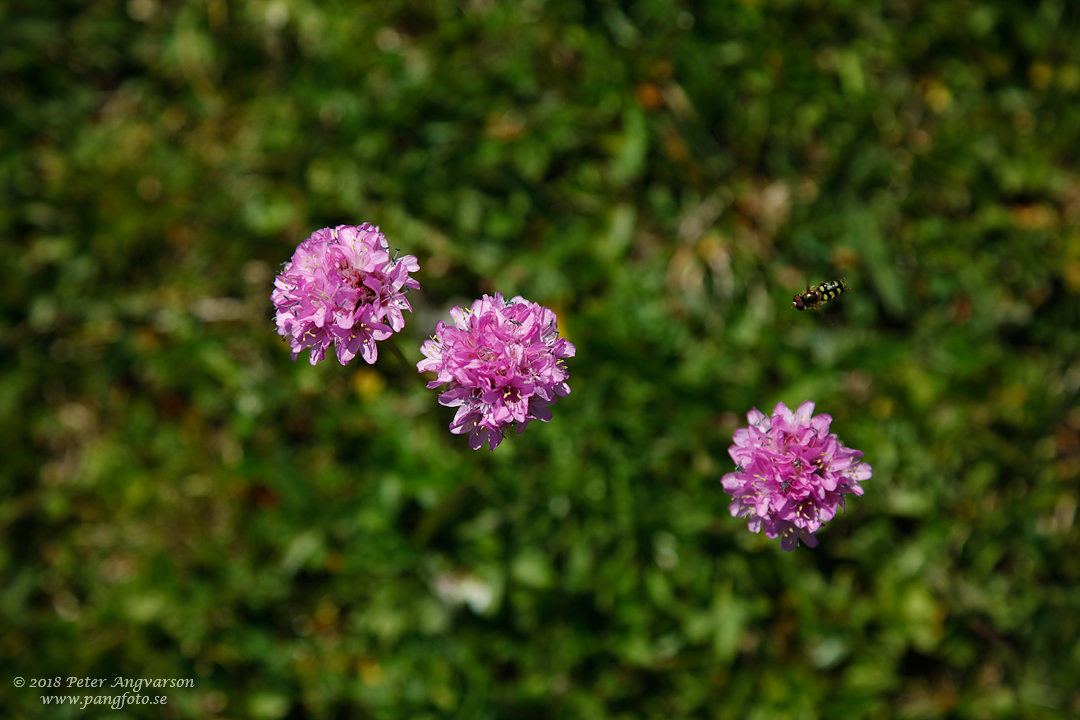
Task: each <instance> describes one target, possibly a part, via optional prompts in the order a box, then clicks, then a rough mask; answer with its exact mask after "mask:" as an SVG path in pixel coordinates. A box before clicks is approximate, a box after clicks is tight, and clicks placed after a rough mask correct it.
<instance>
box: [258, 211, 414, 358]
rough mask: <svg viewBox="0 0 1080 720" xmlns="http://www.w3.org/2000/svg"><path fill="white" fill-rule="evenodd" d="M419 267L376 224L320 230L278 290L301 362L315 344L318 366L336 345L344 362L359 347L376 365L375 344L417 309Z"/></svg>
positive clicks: (281, 315) (275, 297) (280, 315)
mask: <svg viewBox="0 0 1080 720" xmlns="http://www.w3.org/2000/svg"><path fill="white" fill-rule="evenodd" d="M419 269H420V266H419V265H418V264H417V262H416V258H415V257H413V256H412V255H405V256H403V257H400V258H396V257H395V258H391V257H390V252H389V248H388V247H387V244H386V237H385V236H384V235H383V234H382V233H381V232H379V228H377V227H375V226H374V225H372V224H371V223H364V224H363V225H361V226H359V227H353V226H352V225H339V226H337V227H336V228H323V229H322V230H316V231H315V232H313V233H312V234H311V237H309V238H308V239H307V240H305V241H303V242H302V243H300V245H299V246H297V248H296V252H295V253H293V256H292V260H290V261H289V262H287V263H285V269H284V271H282V273H281V274H280V275H278V276H277V278H275V280H274V292H273V293H271V295H270V299H271V300H272V301H273V302H274V306H275V307H276V308H277V317H276V320H277V326H278V332H280V333H281V335H282V337H284V338H285V339H287V340H288V341H289V344H290V345H291V346H292V358H293V361H295V360H296V356H297V355H299V354H300V352H301V351H303V350H307V349H310V350H311V356H310V359H311V364H312V365H314V364H315V363H317V362H319V361H320V360H322V359H323V358H324V357H325V356H326V349H327V348H329V347H330V345H331V344H333V345H334V348H335V350H336V351H337V357H338V361H339V362H341V364H342V365H348V364H349V361H351V360H352V359H353V358H354V357H356V355H357V353H360V354H362V356H363V358H364V360H365V361H366V362H367V363H368V364H371V363H374V362H375V358H376V357H378V354H379V353H378V349H377V348H376V347H375V342H376V341H378V340H385V339H386V338H388V337H390V336H391V335H393V334H394V333H395V332H398V331H399V330H401V329H402V328H403V327H405V316H404V315H402V313H401V311H402V310H408V311H409V312H412V306H411V305H409V301H408V299H406V297H405V293H406V292H408V288H418V287H420V284H419V283H418V282H417V281H416V280H414V279H413V278H411V277H409V273H410V272H416V271H417V270H419Z"/></svg>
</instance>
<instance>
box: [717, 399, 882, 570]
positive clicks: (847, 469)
mask: <svg viewBox="0 0 1080 720" xmlns="http://www.w3.org/2000/svg"><path fill="white" fill-rule="evenodd" d="M813 412H814V403H812V402H810V401H809V400H807V401H806V402H804V403H803V404H802V405H800V406H799V409H798V410H796V411H795V412H794V413H792V412H791V410H789V409H788V408H787V406H786V405H784V403H778V404H777V406H776V409H774V410H773V415H772V417H771V418H770V417H768V416H767V415H765V414H764V413H762V412H761V411H760V410H758V409H757V408H754V409H753V410H751V411H750V412H749V413H748V414H747V416H746V417H747V420H749V422H750V427H748V428H745V429H740V430H736V431H735V437H734V441H735V444H734V445H732V446H731V447H730V448H729V449H728V453H729V454H730V455H731V458H732V459H733V460H734V461H735V465H736V467H735V472H733V473H728V474H727V475H725V476H724V477H723V480H722V482H723V484H724V492H726V493H728V494H729V495H731V496H732V497H734V498H735V499H734V501H733V502H732V503H731V505H730V506H729V509H730V510H731V514H732V516H734V517H744V516H747V515H750V531H751V532H755V533H756V532H760V531H761V528H762V526H764V527H765V535H767V536H768V537H770V538H775V537H777V536H778V535H779V536H782V538H783V539H782V540H781V542H780V546H781V547H782V548H783V549H784V550H792V549H794V548H795V546H796V545H798V544H799V540H802V541H803V542H804V543H806V545H807V546H808V547H817V544H818V541H817V538H815V537H814V533H815V532H817V530H818V528H820V527H821V526H822V525H823V524H825V523H826V522H828V521H829V520H832V519H833V517H835V515H836V508H837V507H838V506H839V507H841V508H843V507H844V495H845V494H847V493H852V494H855V495H862V494H863V489H862V487H861V486H860V485H859V481H860V480H867V479H869V478H870V475H871V468H870V466H869V465H867V464H866V463H865V462H863V461H861V460H859V458H861V457H862V456H863V453H862V452H860V451H858V450H853V449H851V448H846V447H844V445H843V444H842V443H841V442H840V441H839V440H838V439H837V438H836V434H835V433H830V432H829V424H830V423H831V422H832V417H831V416H829V415H824V414H823V415H813Z"/></svg>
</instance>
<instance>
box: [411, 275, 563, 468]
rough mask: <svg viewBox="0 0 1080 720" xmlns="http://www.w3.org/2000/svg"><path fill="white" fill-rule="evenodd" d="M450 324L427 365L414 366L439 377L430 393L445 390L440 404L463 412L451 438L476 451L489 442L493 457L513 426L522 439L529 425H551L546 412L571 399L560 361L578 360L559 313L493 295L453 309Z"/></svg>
mask: <svg viewBox="0 0 1080 720" xmlns="http://www.w3.org/2000/svg"><path fill="white" fill-rule="evenodd" d="M450 316H451V317H452V318H453V320H454V324H453V325H447V324H446V323H444V322H441V321H440V322H439V324H438V325H437V326H436V328H435V335H434V336H433V337H432V338H431V339H430V340H427V341H425V342H424V345H423V347H421V348H420V351H421V352H422V353H424V357H425V358H426V359H425V360H421V361H420V362H419V363H417V365H416V367H417V369H418V370H419V371H420V372H425V371H427V370H431V371H433V372H435V373H436V374H437V376H438V377H437V378H436V379H435V380H432V381H431V382H429V383H428V387H429V388H437V387H439V386H440V385H443V384H447V388H446V389H445V391H444V392H443V393H442V394H441V395H439V402H440V403H441V404H443V405H446V406H449V407H456V408H457V409H458V410H457V415H455V416H454V421H453V422H452V423H450V432H452V433H454V434H455V435H460V434H462V433H466V432H467V433H469V447H471V448H472V449H473V450H479V449H480V447H481V446H483V444H484V442H485V441H487V442H488V446H489V447H490V448H491V449H492V450H494V449H495V448H496V447H498V446H499V443H500V442H502V439H503V436H504V430H505V429H506V428H507V427H508V426H510V425H511V424H513V423H517V431H518V432H519V433H520V432H522V431H523V430H524V429H525V428H526V427H527V426H528V424H529V421H531V420H540V421H542V422H547V421H549V420H551V411H550V410H549V409H548V407H549V406H550V405H554V404H555V402H556V401H558V399H559V398H560V397H566V396H567V395H569V394H570V386H569V385H567V384H566V379H567V378H568V377H569V375H570V373H569V371H568V370H567V369H566V363H564V362H563V360H562V358H568V357H573V356H574V353H575V352H577V350H576V348H574V346H573V345H572V344H571V343H569V342H567V341H566V340H564V339H560V338H559V330H558V327H557V324H556V323H557V320H556V317H555V313H554V312H552V311H551V310H549V309H548V308H546V307H542V306H540V305H537V304H536V303H532V302H529V301H528V300H526V299H525V298H523V297H520V296H518V297H515V298H514V299H512V300H504V299H503V296H502V295H501V294H499V293H495V297H489V296H487V295H484V297H482V298H481V299H479V300H477V301H475V302H474V303H473V304H472V307H471V308H470V309H468V310H462V309H461V308H460V307H454V308H453V309H451V310H450Z"/></svg>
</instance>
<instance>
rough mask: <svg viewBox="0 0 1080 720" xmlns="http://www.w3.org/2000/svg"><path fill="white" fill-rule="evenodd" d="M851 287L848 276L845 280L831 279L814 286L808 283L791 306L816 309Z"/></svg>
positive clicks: (798, 308)
mask: <svg viewBox="0 0 1080 720" xmlns="http://www.w3.org/2000/svg"><path fill="white" fill-rule="evenodd" d="M850 289H851V288H850V287H849V286H848V284H847V279H846V278H845V279H843V280H829V281H827V282H823V283H821V284H820V285H815V286H814V287H810V286H809V285H807V286H806V292H803V293H799V294H798V295H796V296H795V298H794V300H793V301H792V303H791V307H793V308H795V309H796V310H800V311H801V310H806V309H807V308H810V309H812V310H816V309H818V308H819V307H821V306H822V305H824V304H825V303H827V302H829V301H830V300H832V299H833V298H835V297H836V296H837V295H839V294H840V293H842V292H844V291H845V290H850Z"/></svg>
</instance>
